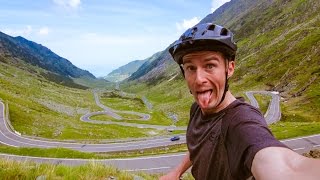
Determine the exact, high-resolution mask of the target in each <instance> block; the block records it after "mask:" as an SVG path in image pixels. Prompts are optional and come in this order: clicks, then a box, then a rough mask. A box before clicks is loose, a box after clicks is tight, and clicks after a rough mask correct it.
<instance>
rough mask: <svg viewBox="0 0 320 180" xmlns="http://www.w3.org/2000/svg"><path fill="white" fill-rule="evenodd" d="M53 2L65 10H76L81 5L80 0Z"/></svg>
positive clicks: (54, 0) (55, 0)
mask: <svg viewBox="0 0 320 180" xmlns="http://www.w3.org/2000/svg"><path fill="white" fill-rule="evenodd" d="M53 2H54V3H55V4H56V5H58V6H61V7H63V8H66V9H77V8H78V7H79V6H80V4H81V0H53Z"/></svg>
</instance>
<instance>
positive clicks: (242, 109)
mask: <svg viewBox="0 0 320 180" xmlns="http://www.w3.org/2000/svg"><path fill="white" fill-rule="evenodd" d="M226 114H227V115H228V116H229V117H230V116H231V118H232V119H238V120H240V119H261V118H263V115H262V114H261V112H260V111H259V110H258V109H257V108H255V107H254V106H252V105H251V104H249V103H247V102H245V101H240V100H235V102H234V103H232V104H231V107H230V108H228V109H227V111H226Z"/></svg>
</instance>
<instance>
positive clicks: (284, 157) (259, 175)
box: [251, 147, 320, 180]
mask: <svg viewBox="0 0 320 180" xmlns="http://www.w3.org/2000/svg"><path fill="white" fill-rule="evenodd" d="M251 172H252V174H253V176H254V177H255V179H257V180H269V179H289V180H295V179H304V180H316V179H320V160H317V159H312V158H307V157H304V156H302V155H300V154H298V153H296V152H294V151H292V150H290V149H286V148H281V147H268V148H264V149H262V150H260V151H258V152H257V154H256V155H255V156H254V159H253V162H252V166H251Z"/></svg>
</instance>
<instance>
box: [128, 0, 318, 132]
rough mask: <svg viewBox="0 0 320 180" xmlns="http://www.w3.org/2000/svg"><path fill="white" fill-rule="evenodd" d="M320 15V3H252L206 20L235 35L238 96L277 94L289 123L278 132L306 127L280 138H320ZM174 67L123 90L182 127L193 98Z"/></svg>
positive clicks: (237, 0)
mask: <svg viewBox="0 0 320 180" xmlns="http://www.w3.org/2000/svg"><path fill="white" fill-rule="evenodd" d="M236 12H238V13H236ZM319 12H320V2H319V1H312V0H291V1H287V0H275V1H267V0H262V1H254V3H253V4H247V3H244V1H243V0H234V1H231V2H229V3H228V4H227V5H225V6H223V8H221V9H220V10H218V11H217V12H215V13H213V14H211V15H208V16H207V17H206V18H204V19H203V20H202V22H212V21H213V22H215V23H218V24H224V25H226V26H227V27H229V28H230V29H232V30H233V31H234V32H235V37H236V41H237V44H238V47H239V51H238V54H237V59H236V72H235V74H234V76H233V77H232V78H231V80H230V89H231V91H232V92H233V93H234V94H235V95H236V96H244V92H245V91H248V90H272V91H279V92H280V95H281V97H282V99H281V107H282V119H281V120H282V121H283V122H284V123H285V124H282V125H281V126H279V129H281V128H280V127H284V128H282V129H286V127H287V126H290V123H291V122H293V123H295V122H303V123H304V124H301V125H297V124H296V125H295V126H294V127H295V128H296V130H297V132H298V131H299V133H288V134H287V135H286V133H287V132H286V131H284V132H280V131H279V133H280V134H281V133H283V135H281V137H293V136H300V135H307V134H313V133H317V131H316V130H314V129H313V127H317V126H319V125H320V111H319V108H320V98H319V97H320V86H319V84H320V78H319V77H320V48H319V47H320V28H319V27H320V13H319ZM172 68H175V69H178V66H177V65H176V64H171V66H170V68H168V69H167V70H166V74H167V76H165V75H158V76H159V77H167V78H162V79H160V81H156V82H154V81H152V80H150V81H145V82H144V85H141V84H139V85H135V81H133V82H129V83H127V84H124V85H122V87H123V88H125V89H126V90H127V91H130V90H131V91H134V92H137V93H141V94H146V95H147V96H148V98H149V99H150V100H151V101H153V103H154V104H156V106H157V107H158V108H160V109H161V110H163V111H164V112H168V111H170V112H173V113H176V114H178V115H179V119H180V120H181V121H179V123H178V124H179V125H182V124H185V123H186V121H187V120H186V119H187V118H188V115H189V112H188V107H189V106H190V105H191V102H192V98H191V96H190V95H189V92H188V90H186V86H185V85H184V83H183V80H182V78H181V76H177V77H175V76H176V74H172V75H171V76H170V75H169V74H170V73H172V72H177V71H174V70H172ZM153 71H154V70H153ZM170 77H172V80H171V81H169V80H170ZM140 82H141V81H139V83H140ZM264 106H265V105H264ZM274 126H277V125H274ZM299 128H301V131H300V130H299ZM275 129H276V127H275ZM288 129H291V131H294V128H289V127H288ZM302 129H303V130H302ZM319 132H320V131H319ZM289 134H291V135H289ZM292 134H295V135H292Z"/></svg>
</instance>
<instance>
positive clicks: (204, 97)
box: [198, 91, 211, 107]
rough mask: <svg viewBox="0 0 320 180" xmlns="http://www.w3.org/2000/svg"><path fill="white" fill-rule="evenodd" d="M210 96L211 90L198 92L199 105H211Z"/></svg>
mask: <svg viewBox="0 0 320 180" xmlns="http://www.w3.org/2000/svg"><path fill="white" fill-rule="evenodd" d="M210 96H211V91H204V92H201V93H198V100H199V105H200V106H202V107H207V106H208V105H209V101H210Z"/></svg>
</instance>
